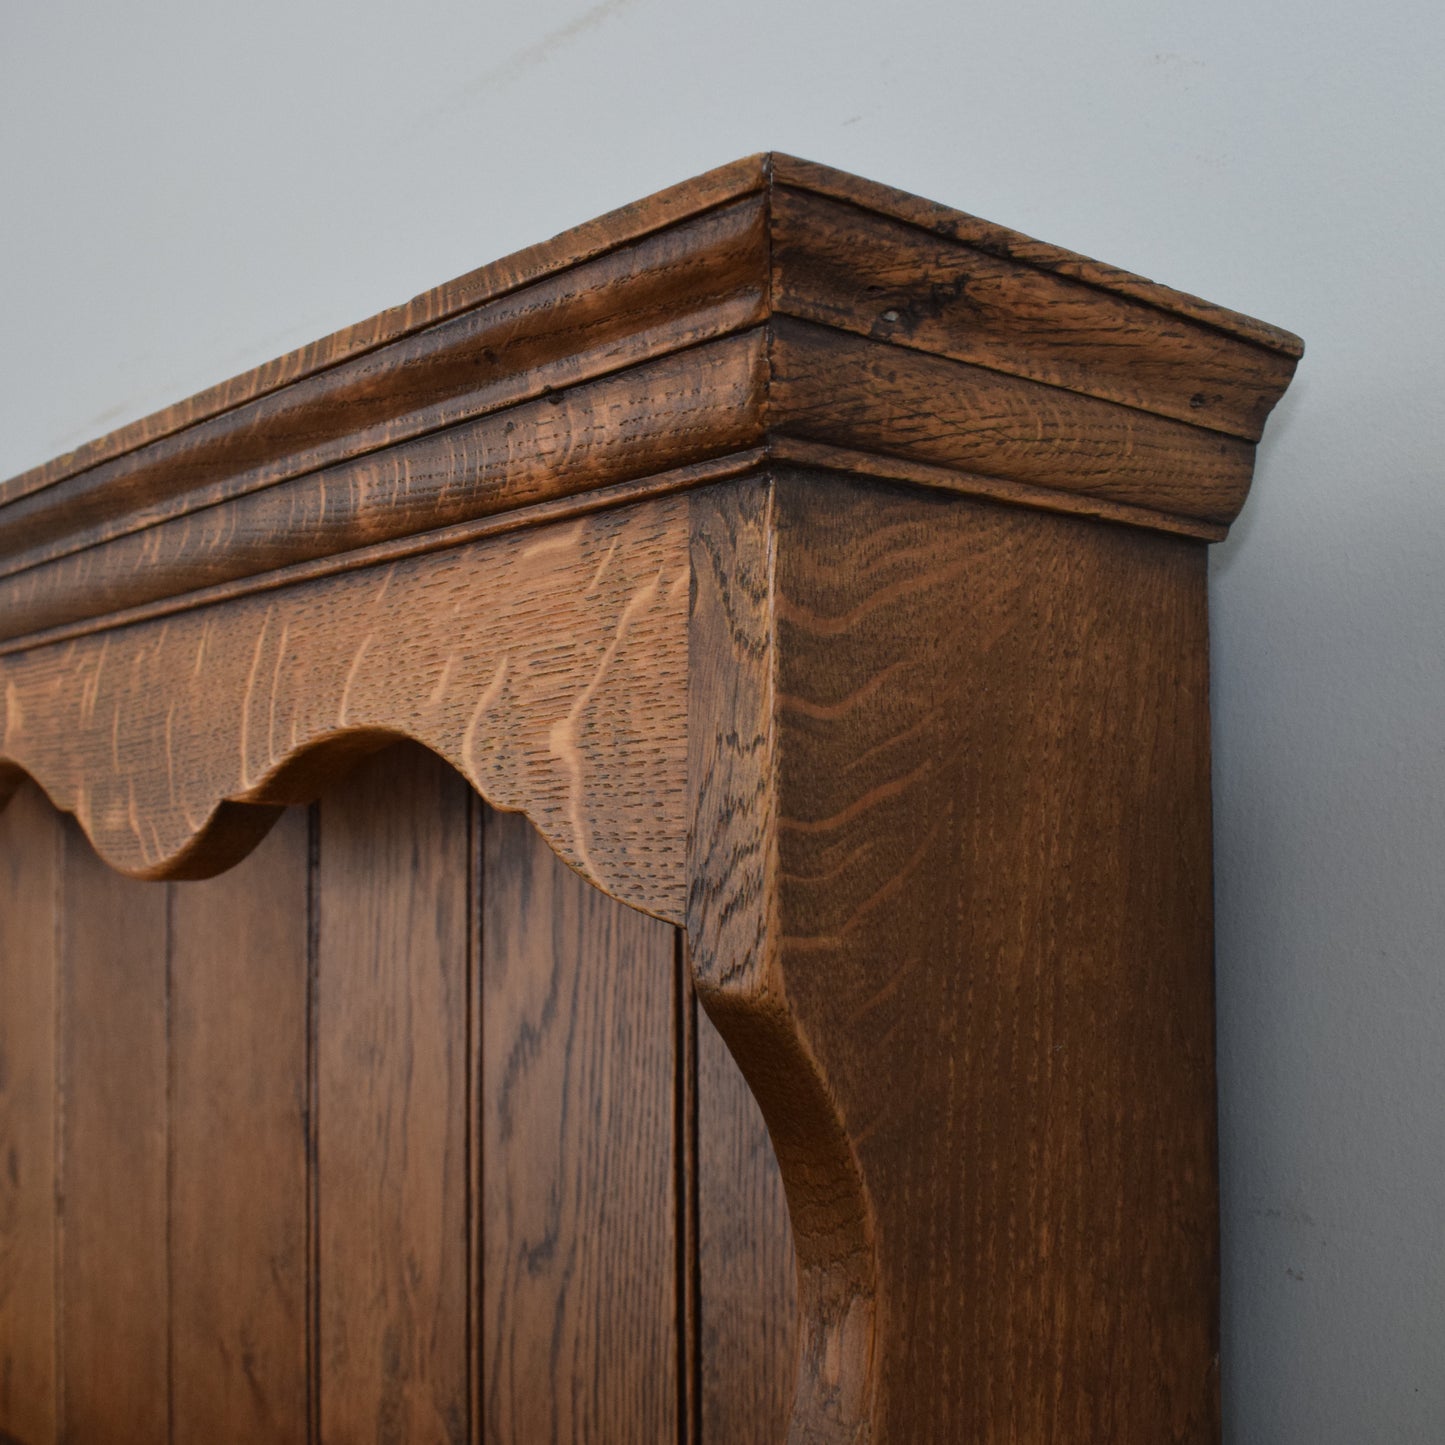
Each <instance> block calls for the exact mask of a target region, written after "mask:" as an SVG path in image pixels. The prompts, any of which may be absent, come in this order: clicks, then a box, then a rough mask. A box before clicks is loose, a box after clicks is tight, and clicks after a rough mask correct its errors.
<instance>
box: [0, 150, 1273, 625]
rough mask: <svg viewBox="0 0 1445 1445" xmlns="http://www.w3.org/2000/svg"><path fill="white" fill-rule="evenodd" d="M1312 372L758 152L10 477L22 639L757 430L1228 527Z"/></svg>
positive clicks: (1269, 339)
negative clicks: (1256, 465)
mask: <svg viewBox="0 0 1445 1445" xmlns="http://www.w3.org/2000/svg"><path fill="white" fill-rule="evenodd" d="M609 224H610V225H611V226H612V227H613V231H614V234H613V238H612V242H611V244H610V245H609V244H607V243H606V242H605V240H604V239H603V238H604V234H605V232H606V230H607V228H608V225H609ZM443 291H444V292H445V291H446V288H443ZM428 318H429V319H428ZM769 324H772V325H774V326H775V328H776V331H777V335H778V338H779V339H778V340H776V341H774V342H773V343H772V345H771V364H772V366H773V369H774V372H775V375H776V380H770V379H769V376H768V374H767V367H768V362H769V358H767V357H765V356H764V354H763V346H764V339H765V333H764V328H766V327H767V326H768V325H769ZM799 327H801V328H803V329H802V330H799V329H798V328H799ZM1299 350H1300V348H1299V343H1298V339H1297V338H1294V337H1291V336H1289V335H1288V333H1284V332H1280V331H1278V330H1277V329H1276V328H1272V327H1268V326H1265V325H1263V324H1262V323H1259V322H1254V321H1251V320H1250V319H1249V318H1244V317H1239V316H1236V315H1234V314H1233V313H1230V312H1227V311H1224V310H1222V309H1221V308H1218V307H1213V306H1210V305H1208V304H1207V303H1204V302H1201V301H1199V300H1198V299H1197V298H1192V297H1185V296H1181V295H1179V294H1177V293H1173V292H1170V291H1169V290H1168V289H1167V288H1164V287H1160V286H1157V285H1155V284H1154V283H1152V282H1145V281H1142V280H1140V279H1139V278H1137V277H1131V276H1129V275H1127V274H1126V273H1123V272H1120V271H1117V270H1115V269H1113V268H1109V267H1103V266H1100V265H1099V264H1098V263H1095V262H1090V261H1087V260H1086V259H1085V258H1082V257H1077V256H1073V255H1072V254H1071V253H1068V252H1065V251H1063V250H1061V249H1059V248H1057V247H1049V246H1043V245H1041V244H1040V243H1038V242H1034V241H1030V240H1028V239H1027V238H1025V237H1021V236H1018V235H1017V234H1015V233H1013V232H1010V231H1007V230H1005V229H1004V228H1002V227H997V226H993V225H991V224H990V223H987V222H982V221H979V220H977V219H976V218H974V217H970V216H967V215H965V214H964V213H962V212H957V211H952V210H949V209H948V208H946V207H940V206H937V205H935V204H934V203H931V202H924V201H920V200H918V199H917V198H915V197H908V196H906V195H903V194H902V193H899V192H893V191H890V190H889V189H888V188H886V187H880V186H876V185H873V184H872V183H870V182H865V181H861V180H858V178H856V177H849V176H846V175H843V174H842V173H839V172H833V171H829V170H827V169H826V168H823V167H817V166H811V165H808V164H807V163H803V162H797V161H793V160H790V159H789V158H786V157H777V158H768V157H759V158H754V159H753V160H752V161H748V162H742V163H739V164H738V165H737V166H735V167H732V168H725V169H724V170H723V171H721V172H718V173H715V174H713V175H712V176H708V177H700V178H699V179H698V180H697V181H696V182H694V183H692V185H691V186H690V187H684V188H682V189H680V190H677V191H674V192H672V193H666V194H665V195H664V196H661V197H658V198H655V199H654V200H653V201H651V202H644V203H641V204H640V206H639V207H637V208H634V210H633V211H630V212H628V213H626V214H622V215H618V216H615V217H613V218H612V219H611V221H610V222H608V221H607V220H606V219H605V218H604V221H603V222H602V223H598V224H597V225H594V226H592V227H587V228H582V230H581V231H579V232H578V233H577V235H576V237H575V238H574V240H573V241H572V242H571V243H569V242H567V240H566V238H559V241H558V243H556V244H555V245H553V246H552V247H551V248H549V249H547V250H546V252H545V257H544V256H543V255H542V253H538V254H537V255H535V256H533V257H532V258H531V259H525V258H522V259H519V260H518V262H517V264H510V263H508V262H502V263H498V265H497V266H496V267H494V268H491V269H490V270H489V271H488V272H487V273H486V276H484V277H482V278H480V279H479V280H478V282H477V284H476V285H467V284H463V285H461V286H460V287H459V288H456V289H455V290H453V291H452V292H448V293H446V294H445V295H443V294H442V293H437V295H436V296H434V297H433V298H432V299H431V300H430V301H427V300H425V299H423V301H422V302H421V303H419V304H418V306H417V307H414V308H412V309H411V310H409V311H407V312H406V313H405V315H403V314H402V313H393V314H391V315H390V316H389V317H382V318H377V320H376V322H375V323H363V325H362V326H361V327H360V328H354V329H353V332H352V333H347V334H339V335H338V336H337V337H335V338H331V339H330V341H328V342H323V343H318V345H317V346H316V347H313V348H304V349H303V350H302V351H301V352H298V353H295V354H293V356H292V357H289V358H285V359H283V360H282V361H280V362H277V363H274V364H273V365H272V366H271V367H269V368H261V369H259V370H258V371H257V372H255V373H252V374H251V375H250V377H249V378H241V379H238V381H237V382H236V383H234V384H233V385H231V386H230V387H229V388H223V389H222V391H221V392H218V393H211V394H203V396H202V397H200V398H195V399H193V401H192V402H190V403H183V404H182V405H181V406H179V407H177V408H173V409H172V410H171V412H169V413H165V414H161V415H160V416H158V417H156V418H152V419H150V420H149V421H148V422H145V423H140V424H137V425H136V426H134V427H130V428H125V429H123V430H122V431H121V432H120V433H117V434H116V435H115V436H114V437H113V438H111V439H108V440H105V441H102V442H101V443H98V444H96V445H95V446H94V447H91V448H84V449H82V451H81V452H80V453H77V454H75V455H74V456H72V457H70V458H68V459H61V460H60V461H58V462H57V463H56V464H55V465H54V466H52V467H49V468H42V469H40V470H38V471H36V472H33V473H28V474H26V475H25V476H23V477H20V478H17V479H14V480H13V481H12V482H10V483H3V484H0V642H6V641H13V640H14V639H16V638H21V637H30V636H33V635H37V634H38V635H41V636H44V635H45V634H47V633H50V632H53V631H54V630H55V629H57V628H64V627H67V626H71V625H75V624H78V623H82V622H87V621H89V622H95V621H97V620H99V619H103V618H107V617H109V616H110V615H111V614H114V613H121V614H124V613H126V612H128V611H132V610H134V609H136V608H142V607H146V606H154V605H155V604H157V603H160V602H171V603H172V604H173V605H174V604H175V603H176V601H177V599H184V598H192V599H193V600H192V601H190V602H189V603H187V604H186V605H189V606H196V605H201V602H200V596H199V594H201V593H204V592H205V591H207V590H208V589H212V588H215V587H217V586H224V585H226V584H228V583H235V582H239V581H244V580H246V579H250V578H255V577H264V576H265V575H266V574H267V573H269V572H271V571H274V570H276V569H278V568H288V567H294V566H298V565H301V564H304V563H305V562H307V561H308V560H316V559H330V560H335V559H339V558H346V557H348V556H349V555H350V554H352V553H356V552H359V551H360V550H362V549H364V548H365V547H367V546H368V545H374V544H376V543H377V542H379V541H383V540H388V539H401V538H409V537H415V536H418V535H422V534H426V533H428V532H434V531H437V530H438V529H441V528H445V527H447V526H452V525H456V524H457V523H458V522H459V521H461V520H464V519H469V518H470V519H476V518H479V517H485V516H491V515H496V514H498V513H500V512H504V511H507V510H511V509H515V508H519V507H520V508H525V507H529V506H534V505H536V504H537V503H538V502H539V501H541V500H544V499H546V498H557V497H565V496H574V497H575V496H577V495H579V494H582V493H585V492H587V491H591V490H595V489H598V488H605V487H608V486H612V485H616V484H617V483H618V482H619V481H620V480H623V479H631V480H634V481H636V480H640V479H642V478H645V477H647V476H649V475H655V474H656V473H658V472H660V471H673V472H677V471H679V470H685V469H687V468H690V467H694V466H697V465H699V464H702V463H706V462H710V461H715V460H716V459H717V458H718V457H720V456H722V455H724V454H725V453H726V452H728V451H730V450H732V451H736V450H746V449H747V448H750V447H754V446H759V445H761V444H763V442H764V439H765V436H767V437H775V438H776V437H781V438H800V437H801V438H804V439H806V440H809V441H812V442H816V443H820V444H824V445H828V446H832V447H836V448H851V449H853V450H860V451H864V452H867V451H875V452H879V453H882V454H885V455H889V456H899V455H903V456H907V457H909V458H912V459H914V460H916V461H923V462H927V463H930V464H934V465H944V466H949V467H953V468H955V469H957V470H958V471H959V472H960V474H961V482H962V484H963V485H964V487H965V489H967V488H968V487H969V484H970V482H971V483H972V484H973V489H974V490H979V489H980V486H981V488H982V489H983V490H986V491H990V492H991V493H992V494H993V495H999V496H1005V497H1007V496H1008V494H1009V488H1010V487H1013V488H1019V487H1023V488H1030V487H1031V488H1034V489H1035V490H1034V492H1033V493H1032V494H1031V495H1029V496H1028V498H1027V501H1028V504H1029V505H1035V506H1049V505H1050V504H1051V502H1052V503H1054V504H1056V505H1059V506H1061V507H1063V508H1065V509H1075V510H1077V501H1076V499H1077V497H1078V496H1079V495H1084V496H1088V497H1093V498H1096V499H1102V500H1106V501H1110V502H1112V503H1113V504H1115V505H1117V506H1122V507H1125V508H1127V507H1131V506H1133V507H1137V508H1139V509H1140V510H1139V511H1138V512H1137V513H1136V514H1135V515H1134V516H1133V517H1132V518H1131V520H1133V521H1135V522H1138V523H1139V524H1141V525H1152V524H1153V522H1152V521H1151V518H1155V519H1158V520H1159V521H1161V522H1162V523H1163V524H1164V525H1166V526H1174V527H1178V526H1179V525H1181V524H1183V525H1186V526H1187V525H1188V524H1189V523H1191V522H1192V523H1194V524H1195V525H1196V528H1197V527H1199V526H1201V525H1202V526H1206V527H1223V526H1227V524H1228V522H1229V520H1230V519H1231V518H1232V517H1233V515H1234V513H1235V512H1236V511H1237V510H1238V505H1239V502H1240V500H1242V497H1243V493H1244V487H1245V486H1246V485H1247V483H1248V479H1249V474H1250V470H1251V468H1252V464H1253V459H1252V452H1251V451H1250V449H1249V446H1248V443H1249V442H1251V441H1252V440H1254V439H1255V438H1257V437H1258V435H1259V430H1260V427H1261V425H1262V424H1263V420H1264V417H1265V416H1266V414H1267V413H1268V411H1269V410H1270V408H1271V407H1272V406H1273V405H1274V403H1275V402H1276V401H1277V400H1278V398H1279V396H1280V395H1281V394H1282V392H1283V390H1284V387H1285V386H1286V385H1287V383H1288V381H1289V378H1290V375H1291V373H1292V372H1293V369H1294V366H1295V364H1296V362H1297V360H1298V357H1299ZM790 358H792V359H793V360H794V361H795V362H796V366H790V365H789V364H788V363H789V360H790ZM945 361H952V362H954V363H956V364H955V365H954V366H951V367H950V366H947V365H944V364H942V363H944V362H945ZM835 371H836V372H838V373H839V375H840V379H841V380H844V381H845V382H846V384H847V385H846V388H845V395H844V396H842V397H835V396H834V395H833V392H832V391H831V389H830V387H829V384H828V383H829V382H830V381H831V380H832V379H833V374H834V372H835ZM810 383H811V385H810ZM1031 423H1034V424H1035V425H1032V426H1031V425H1030V424H1031ZM1012 499H1016V500H1022V499H1023V498H1022V496H1020V495H1019V494H1017V493H1015V494H1014V497H1013V498H1012ZM352 565H358V566H359V565H364V560H363V559H362V558H360V557H356V558H354V559H353V563H352ZM107 625H114V624H113V623H108V624H107Z"/></svg>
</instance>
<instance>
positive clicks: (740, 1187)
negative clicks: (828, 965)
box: [697, 1010, 798, 1445]
mask: <svg viewBox="0 0 1445 1445" xmlns="http://www.w3.org/2000/svg"><path fill="white" fill-rule="evenodd" d="M697 1026H698V1029H697V1072H698V1078H697V1094H698V1105H697V1107H698V1126H697V1152H698V1206H697V1207H698V1281H699V1282H698V1310H699V1338H700V1345H701V1353H702V1378H701V1414H702V1430H701V1434H702V1442H703V1445H731V1442H733V1441H742V1440H749V1441H752V1440H756V1441H758V1442H760V1445H782V1442H783V1440H784V1439H785V1438H786V1436H787V1433H788V1413H789V1410H790V1408H791V1406H792V1402H793V1377H794V1374H795V1372H796V1370H797V1345H798V1286H797V1260H796V1257H795V1255H794V1253H793V1230H792V1226H791V1224H790V1223H789V1221H788V1202H787V1199H786V1197H785V1196H784V1194H783V1182H782V1176H781V1175H780V1173H779V1171H778V1161H777V1156H776V1155H775V1154H774V1153H773V1146H772V1141H771V1140H770V1139H769V1138H768V1130H767V1126H766V1125H765V1124H764V1123H763V1116H762V1113H761V1112H760V1111H759V1109H758V1105H757V1101H756V1100H755V1099H754V1098H753V1095H752V1092H751V1091H750V1090H749V1089H748V1086H747V1083H746V1081H745V1080H744V1079H743V1076H742V1073H741V1071H740V1070H739V1068H738V1066H737V1064H736V1063H735V1062H734V1061H733V1057H732V1055H731V1054H730V1053H729V1052H728V1048H727V1045H726V1044H725V1043H723V1041H722V1038H721V1037H720V1035H719V1034H718V1031H717V1029H716V1028H714V1027H713V1024H712V1022H711V1020H710V1019H709V1018H708V1016H707V1015H706V1014H705V1013H702V1012H701V1010H699V1012H698V1019H697Z"/></svg>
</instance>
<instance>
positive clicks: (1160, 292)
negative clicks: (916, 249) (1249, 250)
mask: <svg viewBox="0 0 1445 1445" xmlns="http://www.w3.org/2000/svg"><path fill="white" fill-rule="evenodd" d="M772 161H773V166H772V180H773V182H774V184H775V185H778V186H788V187H790V188H795V189H798V190H805V191H813V192H816V193H817V194H818V195H821V196H828V197H831V198H832V199H834V200H839V201H846V202H848V203H849V204H850V205H854V206H858V207H861V208H862V209H863V210H866V211H874V212H876V213H877V214H879V215H881V216H886V217H890V218H892V219H894V220H898V221H905V222H907V223H908V224H910V225H913V226H918V227H921V228H922V229H924V230H927V231H933V232H935V233H936V234H938V235H940V236H947V237H949V238H950V239H952V240H956V241H962V242H964V243H965V244H966V245H969V246H973V247H976V248H977V249H978V250H980V251H984V252H986V253H988V254H989V255H993V256H999V257H1002V258H1004V259H1007V260H1011V261H1022V262H1024V263H1025V264H1026V265H1029V266H1033V267H1036V268H1037V269H1038V270H1040V271H1044V272H1046V273H1049V274H1051V275H1057V276H1064V277H1067V278H1069V279H1070V280H1073V281H1081V282H1083V283H1084V284H1085V285H1086V286H1090V287H1094V288H1095V289H1097V290H1100V291H1106V292H1110V293H1112V294H1114V295H1118V296H1125V297H1128V298H1130V299H1131V300H1135V301H1142V302H1144V303H1146V304H1147V305H1149V306H1151V307H1153V308H1155V309H1156V310H1157V311H1159V312H1160V313H1162V314H1163V315H1165V316H1180V317H1186V318H1188V319H1189V320H1191V321H1198V322H1202V323H1203V324H1204V325H1206V326H1211V327H1213V328H1215V329H1216V330H1217V331H1220V332H1222V333H1224V334H1225V335H1226V336H1233V337H1236V338H1238V339H1239V340H1241V341H1247V342H1251V343H1253V344H1254V345H1256V346H1262V347H1264V348H1266V349H1267V350H1270V351H1274V352H1277V353H1278V354H1279V355H1281V356H1283V357H1287V358H1291V359H1294V360H1298V359H1299V358H1300V357H1301V356H1302V355H1303V354H1304V343H1303V342H1302V341H1301V340H1300V339H1299V337H1298V336H1295V335H1293V334H1292V333H1291V332H1288V331H1284V330H1282V329H1281V328H1280V327H1278V326H1270V325H1269V324H1268V323H1266V322H1263V321H1258V320H1256V319H1255V318H1254V317H1252V316H1242V315H1240V314H1239V312H1237V311H1230V310H1227V309H1226V308H1225V307H1223V306H1218V305H1216V304H1215V303H1214V302H1212V301H1203V300H1201V299H1200V298H1199V297H1198V296H1191V295H1189V294H1188V293H1187V292H1184V291H1175V290H1174V289H1173V288H1172V287H1169V286H1161V285H1160V284H1159V282H1157V281H1149V280H1147V279H1145V278H1144V277H1142V276H1134V275H1131V274H1130V273H1129V272H1128V271H1121V270H1120V269H1119V268H1118V267H1117V266H1110V265H1108V264H1107V263H1105V262H1103V261H1094V260H1091V259H1090V258H1089V257H1088V256H1080V255H1078V254H1077V253H1076V252H1073V251H1067V250H1065V249H1064V248H1063V247H1062V246H1053V245H1050V244H1049V243H1048V242H1046V241H1036V240H1034V239H1033V237H1032V236H1024V235H1021V234H1020V233H1019V232H1018V231H1011V230H1009V229H1008V227H1007V226H1000V225H998V224H996V223H995V222H993V221H985V220H981V219H980V218H979V217H978V216H971V215H969V214H968V213H967V212H966V211H959V210H956V209H955V208H954V207H952V206H944V205H940V204H939V203H938V202H937V201H927V200H924V199H923V198H922V197H921V196H914V195H910V194H909V193H908V192H907V191H900V190H898V189H897V188H896V187H894V186H885V185H880V184H879V183H878V182H877V181H869V180H865V179H864V178H863V177H862V176H855V175H850V174H849V173H848V172H847V171H839V170H834V169H833V168H832V167H831V166H822V165H819V164H817V162H816V161H805V160H799V159H798V158H797V157H796V156H788V155H782V154H778V153H774V155H773V157H772Z"/></svg>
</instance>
